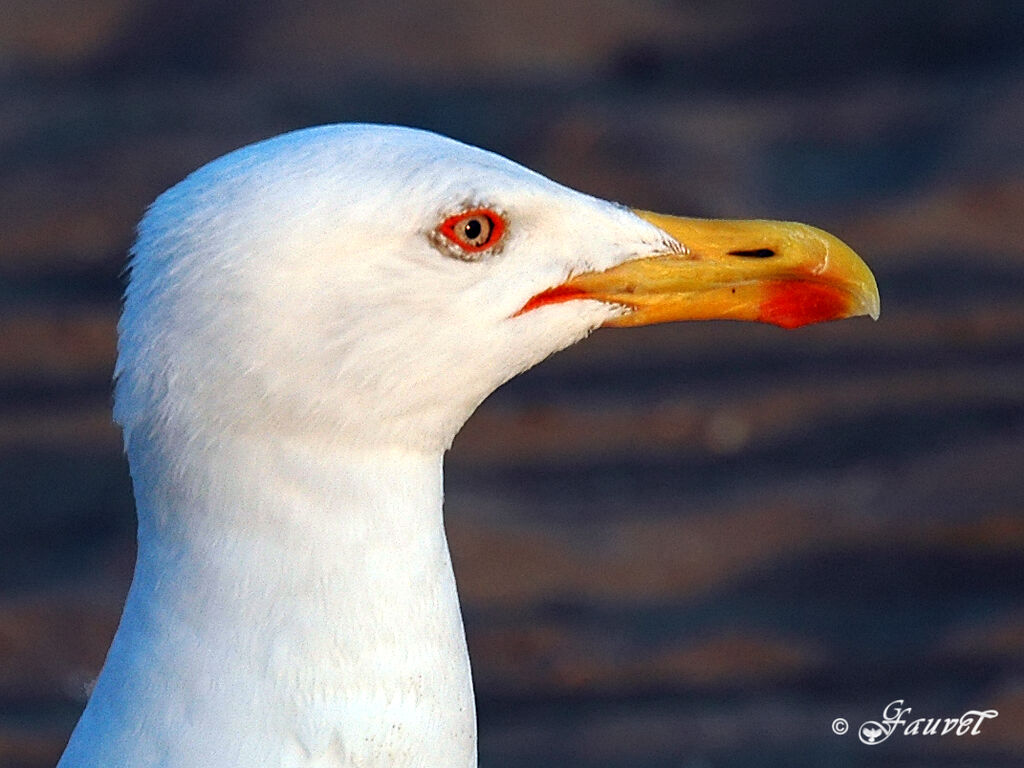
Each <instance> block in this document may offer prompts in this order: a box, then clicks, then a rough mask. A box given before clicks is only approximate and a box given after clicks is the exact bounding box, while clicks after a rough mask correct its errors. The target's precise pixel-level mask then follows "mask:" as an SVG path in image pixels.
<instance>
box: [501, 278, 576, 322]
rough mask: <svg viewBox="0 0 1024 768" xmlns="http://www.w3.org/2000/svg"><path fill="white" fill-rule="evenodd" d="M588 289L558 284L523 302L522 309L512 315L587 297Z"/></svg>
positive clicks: (517, 315)
mask: <svg viewBox="0 0 1024 768" xmlns="http://www.w3.org/2000/svg"><path fill="white" fill-rule="evenodd" d="M589 295H590V294H588V293H587V292H586V291H581V290H580V289H579V288H572V287H570V286H567V285H556V286H555V287H554V288H548V289H547V290H546V291H541V292H540V293H538V294H537V295H536V296H534V297H533V298H532V299H530V300H529V301H528V302H526V303H525V304H523V307H522V309H520V310H519V311H518V312H516V313H515V314H514V315H512V317H519V316H520V315H525V314H526V313H527V312H529V311H530V310H531V309H536V308H537V307H543V306H544V305H546V304H561V303H562V302H563V301H572V300H573V299H585V298H587V297H588V296H589Z"/></svg>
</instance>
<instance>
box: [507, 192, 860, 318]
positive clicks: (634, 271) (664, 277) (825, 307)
mask: <svg viewBox="0 0 1024 768" xmlns="http://www.w3.org/2000/svg"><path fill="white" fill-rule="evenodd" d="M634 213H636V215H638V216H639V217H640V218H642V219H644V220H646V221H649V222H650V223H651V224H654V225H655V226H656V227H659V228H660V229H662V230H663V231H664V232H666V233H667V234H669V235H671V236H672V238H674V239H675V240H676V241H677V242H678V243H680V244H681V245H682V246H683V251H682V252H680V253H661V254H656V255H652V256H647V257H642V258H638V259H633V260H631V261H627V262H624V263H622V264H619V265H618V266H615V267H612V268H611V269H608V270H605V271H603V272H588V273H585V274H582V275H578V276H576V277H573V278H572V279H570V280H569V281H567V282H566V283H563V284H562V285H560V286H557V287H555V288H552V289H550V290H547V291H544V292H543V293H540V294H538V295H537V296H534V297H533V298H532V299H531V300H530V301H529V302H528V303H527V304H526V306H524V307H523V309H522V310H521V312H525V311H528V310H530V309H534V308H535V307H538V306H542V305H544V304H550V303H554V302H559V301H567V300H570V299H596V300H598V301H604V302H608V303H611V304H618V305H621V306H623V307H626V308H627V309H628V310H629V311H628V312H626V313H624V314H622V315H620V316H618V317H616V318H613V319H612V320H609V321H608V322H607V323H605V325H608V326H633V325H649V324H652V323H666V322H672V321H677V320H711V319H728V320H753V321H757V322H762V323H772V324H774V325H779V326H782V327H784V328H796V327H799V326H801V325H807V324H809V323H818V322H822V321H825V320H837V319H840V318H845V317H854V316H856V315H870V316H871V317H872V318H874V319H876V320H877V319H878V312H879V297H878V286H877V285H876V283H875V278H874V275H872V274H871V270H870V269H868V267H867V265H866V264H865V263H864V262H863V261H862V260H861V258H860V257H859V256H858V255H857V254H856V253H854V252H853V251H852V250H851V249H850V247H849V246H847V245H846V244H845V243H843V242H842V241H841V240H839V239H838V238H837V237H834V236H832V235H830V234H829V233H827V232H824V231H822V230H820V229H817V228H815V227H809V226H807V225H805V224H796V223H793V222H782V221H760V220H752V221H729V220H715V219H685V218H679V217H675V216H663V215H661V214H657V213H650V212H648V211H634Z"/></svg>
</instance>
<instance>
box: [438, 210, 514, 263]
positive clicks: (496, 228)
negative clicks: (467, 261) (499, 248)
mask: <svg viewBox="0 0 1024 768" xmlns="http://www.w3.org/2000/svg"><path fill="white" fill-rule="evenodd" d="M437 231H438V232H439V233H440V234H442V235H444V236H445V238H446V239H447V240H448V241H449V242H451V243H452V244H454V245H456V246H457V247H458V248H459V249H461V250H463V251H465V252H467V253H480V252H481V251H486V250H487V249H488V248H491V247H493V246H494V244H495V243H497V242H498V241H500V240H501V238H502V237H503V236H504V234H505V220H504V219H503V218H502V217H501V216H500V215H499V214H497V213H495V212H494V211H492V210H490V209H488V208H473V209H472V210H468V211H462V212H461V213H457V214H455V215H454V216H449V217H448V218H447V219H445V220H444V221H442V222H441V226H439V227H438V228H437Z"/></svg>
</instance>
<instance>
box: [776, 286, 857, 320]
mask: <svg viewBox="0 0 1024 768" xmlns="http://www.w3.org/2000/svg"><path fill="white" fill-rule="evenodd" d="M765 293H766V294H767V298H765V300H764V301H762V302H761V307H760V315H759V316H758V318H757V319H758V320H759V321H760V322H762V323H772V324H773V325H778V326H781V327H783V328H799V327H800V326H801V325H810V324H811V323H821V322H824V321H826V320H838V319H839V318H841V317H846V315H847V313H848V312H849V309H850V299H849V297H847V296H846V294H844V293H843V292H842V291H841V290H839V289H838V288H834V287H832V286H831V285H825V284H823V283H806V282H801V281H799V280H782V281H778V282H774V283H772V284H771V285H770V286H768V287H767V290H766V291H765Z"/></svg>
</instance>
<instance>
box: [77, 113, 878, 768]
mask: <svg viewBox="0 0 1024 768" xmlns="http://www.w3.org/2000/svg"><path fill="white" fill-rule="evenodd" d="M472 210H485V211H487V212H489V213H488V214H487V215H492V214H493V215H494V216H495V217H497V218H496V221H498V222H499V223H500V224H501V226H502V227H503V231H502V232H500V233H498V234H499V235H500V238H498V240H497V241H496V242H495V243H494V245H493V247H488V248H486V249H484V250H483V251H481V252H475V251H466V252H464V253H463V252H461V251H459V248H460V246H459V244H458V243H457V242H455V241H452V242H444V241H443V239H439V238H440V237H441V235H439V232H440V231H441V230H439V224H440V223H442V222H445V221H448V220H450V219H451V218H452V217H457V216H459V215H460V214H461V213H462V212H465V211H472ZM485 223H486V222H485ZM474 226H475V225H474ZM473 231H476V230H473ZM452 248H455V250H456V251H457V252H456V253H452V252H451V249H452ZM684 253H685V249H684V247H683V245H681V244H680V243H679V242H678V241H677V240H676V239H674V238H673V237H672V236H671V235H669V234H668V233H667V232H666V231H665V230H664V229H662V228H660V227H658V226H655V225H654V224H652V223H651V222H650V221H648V220H645V219H644V218H641V217H640V216H638V215H637V214H636V213H634V212H632V211H630V210H628V209H626V208H623V207H621V206H618V205H614V204H611V203H607V202H603V201H600V200H596V199H594V198H591V197H588V196H585V195H582V194H579V193H577V192H574V191H572V190H569V189H566V188H565V187H562V186H559V185H557V184H555V183H553V182H551V181H549V180H547V179H545V178H543V177H541V176H539V175H537V174H535V173H532V172H530V171H528V170H526V169H524V168H522V167H520V166H518V165H515V164H513V163H511V162H509V161H507V160H505V159H503V158H500V157H498V156H496V155H493V154H490V153H488V152H484V151H482V150H478V149H474V148H471V147H467V146H464V145H462V144H459V143H457V142H454V141H451V140H448V139H444V138H441V137H439V136H436V135H432V134H429V133H425V132H420V131H414V130H410V129H401V128H393V127H381V126H329V127H324V128H317V129H310V130H306V131H300V132H296V133H292V134H288V135H285V136H281V137H278V138H276V139H272V140H270V141H266V142H263V143H260V144H256V145H253V146H250V147H247V148H244V149H242V150H239V151H237V152H233V153H231V154H229V155H227V156H225V157H223V158H221V159H219V160H217V161H215V162H213V163H210V164H209V165H207V166H205V167H204V168H202V169H200V170H199V171H197V172H195V173H194V174H192V175H191V176H189V177H188V178H187V179H186V180H185V181H183V182H181V183H180V184H178V185H177V186H175V187H173V188H172V189H170V190H169V191H167V192H166V193H165V194H163V195H162V196H161V197H160V198H159V199H158V200H157V201H156V202H155V203H154V204H153V206H152V208H151V209H150V210H149V212H148V213H147V214H146V216H145V218H144V219H143V221H142V223H141V225H140V228H139V237H138V241H137V243H136V245H135V247H134V249H133V259H132V265H131V281H130V285H129V287H128V289H127V292H126V297H125V305H124V314H123V317H122V320H121V323H120V326H119V332H120V345H119V357H118V365H117V385H116V408H115V415H116V418H117V420H118V422H119V423H120V424H121V425H122V426H123V429H124V434H125V444H126V450H127V453H128V458H129V461H130V464H131V471H132V479H133V482H134V488H135V494H136V500H137V506H138V517H139V554H138V563H137V567H136V573H135V578H134V581H133V583H132V587H131V592H130V594H129V596H128V600H127V603H126V606H125V611H124V616H123V618H122V621H121V625H120V627H119V629H118V632H117V635H116V637H115V640H114V643H113V646H112V648H111V650H110V653H109V655H108V658H107V661H106V664H105V666H104V669H103V672H102V674H101V676H100V679H99V681H98V683H97V685H96V688H95V691H94V693H93V695H92V697H91V699H90V701H89V704H88V706H87V708H86V711H85V713H84V715H83V717H82V719H81V722H80V723H79V725H78V727H77V728H76V730H75V733H74V735H73V736H72V739H71V741H70V743H69V745H68V748H67V751H66V752H65V754H64V757H63V759H62V760H61V763H60V766H61V768H85V767H86V766H89V767H90V768H91V767H93V766H95V767H96V768H101V767H102V768H111V767H112V766H118V768H135V767H140V768H141V767H142V766H147V767H152V766H160V767H161V768H200V767H203V768H207V767H213V766H216V767H217V768H228V767H230V766H238V767H239V768H241V767H243V766H244V767H245V768H260V767H261V766H267V767H269V766H274V767H275V768H277V767H279V766H332V767H334V766H338V767H340V766H389V767H390V768H403V767H405V766H408V767H410V768H411V767H412V766H430V767H437V768H440V767H441V766H444V767H445V768H457V767H459V766H473V765H475V764H476V730H475V719H474V717H475V716H474V707H473V692H472V684H471V680H470V670H469V660H468V657H467V652H466V645H465V640H464V635H463V629H462V621H461V616H460V612H459V604H458V598H457V595H456V589H455V582H454V579H453V575H452V570H451V563H450V559H449V554H448V549H447V544H446V541H445V536H444V530H443V523H442V516H441V498H442V455H443V452H444V451H445V449H446V448H447V447H448V446H449V445H450V443H451V441H452V439H453V437H454V436H455V433H456V432H457V431H458V429H459V428H460V426H461V425H462V424H463V422H464V421H465V420H466V419H467V418H468V416H469V415H470V414H471V413H472V411H473V409H474V408H475V407H476V406H477V405H478V404H479V403H480V401H481V400H483V399H484V398H485V397H486V396H487V395H488V394H489V393H490V392H491V391H493V390H494V389H495V388H496V387H498V386H499V385H500V384H501V383H502V382H504V381H506V380H508V379H509V378H510V377H512V376H515V375H516V374H517V373H519V372H521V371H523V370H525V369H527V368H529V367H530V366H532V365H534V364H535V363H537V362H539V361H540V360H542V359H543V358H545V357H546V356H548V355H549V354H551V353H552V352H554V351H556V350H559V349H562V348H563V347H565V346H567V345H569V344H572V343H573V342H575V341H577V340H579V339H580V338H582V337H584V336H585V335H587V333H589V332H590V331H592V330H593V329H595V328H597V327H598V326H600V325H602V324H603V323H606V322H608V321H611V320H613V319H615V318H617V317H620V316H623V315H624V314H626V313H628V312H630V311H631V310H630V308H629V307H627V306H624V305H623V304H621V303H617V302H613V301H609V300H600V299H599V298H589V297H587V296H572V297H570V298H572V299H573V300H561V299H560V300H557V301H550V302H540V303H539V305H538V306H537V308H536V309H533V310H531V311H525V312H521V311H520V310H522V308H523V307H524V306H525V305H527V303H528V302H530V300H531V298H533V297H536V296H537V295H538V294H543V293H544V292H545V291H546V290H548V289H552V288H555V287H557V286H560V285H562V284H564V283H565V282H566V281H567V280H569V279H570V278H571V277H573V276H576V275H580V274H584V273H588V274H589V273H602V272H605V271H607V270H610V269H612V268H614V267H616V265H619V264H622V263H624V262H630V261H631V260H636V259H642V258H646V257H650V256H652V255H653V256H657V255H659V254H660V255H668V256H674V257H677V258H680V257H682V255H683V254H684ZM460 255H461V256H462V257H464V258H460V257H459V256H460ZM453 256H455V257H453ZM734 293H735V291H734ZM876 301H877V295H876Z"/></svg>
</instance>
